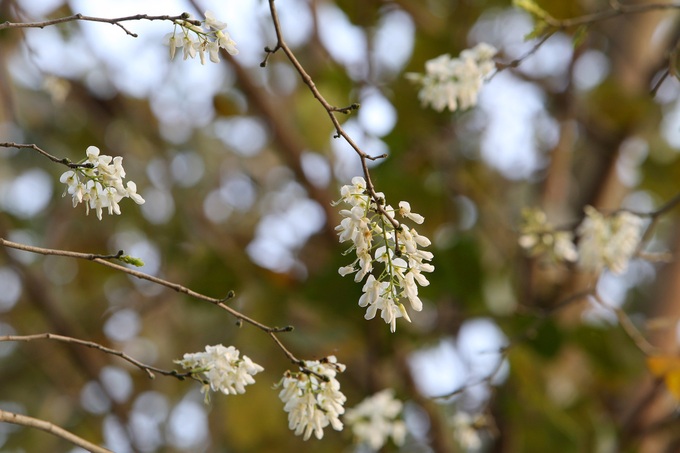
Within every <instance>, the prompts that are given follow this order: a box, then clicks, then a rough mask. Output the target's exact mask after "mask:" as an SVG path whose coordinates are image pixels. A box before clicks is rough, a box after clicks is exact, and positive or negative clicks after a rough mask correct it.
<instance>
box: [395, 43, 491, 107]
mask: <svg viewBox="0 0 680 453" xmlns="http://www.w3.org/2000/svg"><path fill="white" fill-rule="evenodd" d="M496 53H497V50H496V49H495V48H494V47H493V46H491V45H489V44H486V43H480V44H477V45H476V46H475V47H473V48H472V49H466V50H464V51H462V52H461V53H460V56H459V57H458V58H451V56H450V55H449V54H445V55H440V56H439V57H437V58H435V59H433V60H428V61H427V62H426V63H425V74H418V73H409V74H406V77H407V78H408V79H409V80H411V81H413V82H415V83H417V84H419V85H421V89H420V92H419V93H418V98H419V99H420V100H421V102H422V103H423V105H424V106H427V105H430V106H431V107H432V108H433V109H435V110H436V111H438V112H441V111H443V110H444V109H445V108H448V109H449V110H450V111H452V112H455V111H456V110H458V109H460V110H466V109H468V108H470V107H474V106H475V105H477V97H478V95H479V91H480V90H481V88H482V84H483V83H484V81H485V80H486V79H487V78H488V77H489V75H490V74H491V73H492V72H493V70H494V69H495V68H496V64H495V63H494V61H493V57H494V55H496Z"/></svg>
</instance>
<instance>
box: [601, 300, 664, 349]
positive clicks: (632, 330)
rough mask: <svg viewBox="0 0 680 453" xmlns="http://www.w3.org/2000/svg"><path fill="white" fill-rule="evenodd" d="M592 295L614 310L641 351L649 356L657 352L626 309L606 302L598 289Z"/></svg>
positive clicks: (620, 322) (602, 304)
mask: <svg viewBox="0 0 680 453" xmlns="http://www.w3.org/2000/svg"><path fill="white" fill-rule="evenodd" d="M592 297H593V299H594V300H595V301H596V302H597V303H598V305H600V306H601V307H603V308H605V309H607V310H609V311H611V312H613V313H614V314H615V315H616V319H618V320H619V324H620V325H621V328H622V329H623V331H624V332H625V333H626V334H627V335H628V337H630V339H631V340H633V343H635V346H637V347H638V349H639V350H640V351H642V352H643V353H644V354H645V355H648V356H649V355H653V354H654V353H655V352H656V348H655V347H654V346H652V345H651V344H650V343H649V342H648V341H647V339H646V338H645V337H644V336H643V335H642V333H640V331H639V330H638V329H637V327H635V324H633V321H631V320H630V318H629V317H628V315H627V314H626V312H625V311H623V310H622V309H621V308H620V307H614V306H612V305H610V304H608V303H606V302H605V301H604V300H603V299H602V297H601V296H600V295H599V294H598V293H597V291H594V292H593V294H592Z"/></svg>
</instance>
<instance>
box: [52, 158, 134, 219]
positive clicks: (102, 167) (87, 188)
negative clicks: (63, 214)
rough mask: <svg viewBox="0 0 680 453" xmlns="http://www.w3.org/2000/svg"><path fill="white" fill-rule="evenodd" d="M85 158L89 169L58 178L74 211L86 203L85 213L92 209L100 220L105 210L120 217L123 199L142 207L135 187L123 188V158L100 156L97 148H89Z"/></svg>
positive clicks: (82, 168)
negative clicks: (80, 204) (67, 194)
mask: <svg viewBox="0 0 680 453" xmlns="http://www.w3.org/2000/svg"><path fill="white" fill-rule="evenodd" d="M86 154H87V158H86V160H85V161H84V163H87V164H90V165H91V167H78V168H75V169H73V170H69V171H67V172H65V173H63V174H62V175H61V177H60V178H59V181H61V182H62V183H64V184H66V186H67V188H66V191H65V192H64V195H66V193H67V192H68V193H69V194H71V196H72V197H73V207H74V208H75V207H76V206H77V205H78V204H79V203H85V208H86V209H87V211H86V212H87V213H88V214H89V213H90V209H94V210H95V211H96V212H97V218H98V219H99V220H101V219H102V212H103V210H104V208H107V209H108V211H109V215H112V214H117V215H120V206H119V205H118V203H119V202H120V201H121V200H122V199H123V198H130V199H132V201H134V202H135V203H137V204H143V203H144V198H142V197H141V196H140V195H139V194H138V193H137V184H135V183H134V182H132V181H128V182H127V184H126V185H125V186H123V178H125V169H124V168H123V158H122V157H120V156H116V157H111V156H107V155H104V154H102V155H99V148H97V147H96V146H89V147H88V148H87V150H86Z"/></svg>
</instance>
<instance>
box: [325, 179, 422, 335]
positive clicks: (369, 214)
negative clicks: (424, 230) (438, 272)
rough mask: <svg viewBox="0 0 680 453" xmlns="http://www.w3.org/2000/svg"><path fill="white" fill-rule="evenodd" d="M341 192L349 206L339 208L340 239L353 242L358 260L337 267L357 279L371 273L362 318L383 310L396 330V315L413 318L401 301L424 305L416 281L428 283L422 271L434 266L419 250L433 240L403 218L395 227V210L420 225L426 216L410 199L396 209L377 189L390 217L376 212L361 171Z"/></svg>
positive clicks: (362, 302) (417, 307)
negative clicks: (418, 211) (416, 209)
mask: <svg viewBox="0 0 680 453" xmlns="http://www.w3.org/2000/svg"><path fill="white" fill-rule="evenodd" d="M340 194H341V196H342V198H341V199H340V201H338V202H337V204H340V203H345V204H347V205H349V207H350V209H343V210H341V211H340V215H342V217H343V219H342V221H341V222H340V225H338V226H337V227H336V228H335V229H336V231H338V234H339V239H340V242H346V241H350V242H352V246H351V247H350V248H349V249H348V250H347V252H346V253H351V252H352V251H354V252H355V253H356V259H355V260H354V262H352V263H351V264H350V265H348V266H343V267H341V268H340V269H339V270H338V272H339V273H340V275H342V276H345V275H348V274H352V273H354V274H355V275H354V281H356V282H360V281H362V280H363V279H364V278H365V277H366V276H367V275H368V278H366V282H365V284H364V287H363V292H364V294H363V295H362V296H361V298H360V299H359V306H361V307H367V309H366V315H365V316H364V317H365V318H366V319H373V318H374V317H375V315H376V313H377V312H378V310H380V311H381V313H382V314H381V317H382V319H383V320H384V321H385V322H386V323H387V324H389V325H390V330H391V331H392V332H394V331H395V330H396V328H397V318H400V317H403V318H404V319H406V320H407V321H409V322H411V319H410V317H409V315H408V312H407V310H406V307H405V306H404V304H403V303H402V302H401V301H402V300H408V301H409V303H410V305H411V308H412V309H413V310H415V311H420V310H422V309H423V303H422V301H421V300H420V298H419V297H418V285H420V286H427V285H429V284H430V282H429V281H428V280H427V278H426V277H425V275H423V274H422V273H423V272H432V271H433V270H434V266H433V265H432V264H430V263H428V262H427V261H431V260H432V257H433V255H432V253H431V252H428V251H424V250H421V249H420V248H421V247H427V246H429V245H430V240H429V239H428V238H426V237H425V236H421V235H420V234H418V232H417V231H416V230H415V228H409V227H408V226H406V225H404V224H403V223H402V224H398V225H399V226H398V227H396V228H395V225H394V223H396V222H395V221H394V219H395V216H396V215H397V214H398V215H399V216H400V217H402V218H408V219H409V220H411V221H413V222H415V223H417V224H421V223H423V221H424V220H425V219H424V218H423V216H421V215H420V214H416V213H414V212H411V205H410V204H409V203H408V202H406V201H401V202H400V203H399V208H398V209H394V208H393V207H392V206H390V205H387V204H385V203H384V199H385V197H384V195H383V194H382V193H378V194H377V196H378V198H379V199H381V206H382V207H383V210H384V212H386V213H387V216H389V217H390V218H389V219H388V218H386V216H385V215H384V214H382V213H380V212H379V211H378V209H377V206H376V204H375V201H374V200H373V199H372V198H371V196H370V195H369V194H368V192H367V190H366V181H365V180H364V178H362V177H361V176H357V177H354V178H353V179H352V185H346V186H343V187H342V188H341V190H340ZM374 264H376V267H378V270H379V272H378V271H376V272H375V274H376V275H377V277H376V275H374V273H372V272H373V270H374Z"/></svg>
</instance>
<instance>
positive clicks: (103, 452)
mask: <svg viewBox="0 0 680 453" xmlns="http://www.w3.org/2000/svg"><path fill="white" fill-rule="evenodd" d="M0 422H5V423H12V424H14V425H21V426H26V427H29V428H36V429H40V430H42V431H45V432H48V433H50V434H53V435H55V436H57V437H61V438H62V439H64V440H67V441H69V442H71V443H72V444H74V445H77V446H79V447H82V448H84V449H85V450H88V451H91V452H93V453H112V451H111V450H108V449H106V448H104V447H100V446H98V445H95V444H93V443H91V442H88V441H87V440H85V439H83V438H81V437H78V436H76V435H75V434H73V433H72V432H70V431H66V430H65V429H64V428H61V427H59V426H57V425H55V424H53V423H50V422H47V421H45V420H40V419H38V418H33V417H29V416H27V415H21V414H16V413H14V412H9V411H5V410H2V409H0Z"/></svg>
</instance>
